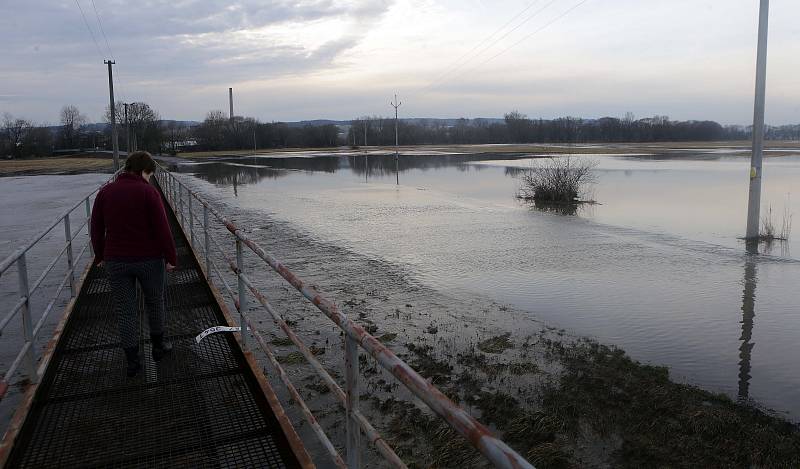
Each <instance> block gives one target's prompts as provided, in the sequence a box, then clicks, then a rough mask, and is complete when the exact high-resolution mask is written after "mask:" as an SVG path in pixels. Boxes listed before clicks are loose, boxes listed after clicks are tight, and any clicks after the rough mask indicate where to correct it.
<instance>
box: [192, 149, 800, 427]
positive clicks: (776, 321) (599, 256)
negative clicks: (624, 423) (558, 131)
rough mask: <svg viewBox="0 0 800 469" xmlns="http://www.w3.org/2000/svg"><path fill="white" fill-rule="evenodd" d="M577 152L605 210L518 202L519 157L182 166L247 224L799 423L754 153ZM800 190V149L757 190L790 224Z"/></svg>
mask: <svg viewBox="0 0 800 469" xmlns="http://www.w3.org/2000/svg"><path fill="white" fill-rule="evenodd" d="M498 158H504V159H498ZM581 158H592V159H593V160H595V161H596V162H597V163H598V166H597V169H596V173H597V183H596V184H595V185H594V186H593V189H592V194H591V198H592V199H594V200H595V201H596V202H597V204H593V205H584V206H582V207H581V208H580V209H579V210H578V211H577V212H576V213H575V214H571V215H564V214H560V213H553V212H546V211H540V210H536V209H533V208H531V207H529V206H527V205H525V204H523V203H520V202H519V201H518V200H516V198H515V197H514V195H515V193H516V191H517V190H518V187H519V182H518V176H519V173H520V171H522V170H524V169H525V168H527V167H529V166H530V165H531V164H532V161H533V160H532V159H530V158H528V157H526V156H525V155H505V156H502V155H500V156H498V155H490V154H436V155H423V154H419V153H417V154H414V155H401V157H400V159H399V162H398V163H397V165H398V166H399V169H400V171H399V175H396V174H395V164H396V163H395V159H394V157H393V156H391V155H385V154H382V155H380V154H373V155H371V156H369V157H368V158H367V156H365V155H364V154H358V153H350V154H344V155H342V154H337V155H330V156H324V155H320V153H314V154H308V155H304V154H302V153H299V154H298V153H292V154H291V155H288V154H282V155H277V156H272V157H269V156H256V157H243V158H237V159H231V160H225V161H219V160H216V161H215V162H201V163H194V164H186V165H181V166H180V168H179V170H180V171H181V172H184V173H188V174H191V175H193V176H194V177H195V178H196V180H195V183H196V184H195V185H196V186H200V187H202V188H203V190H204V191H206V192H208V193H210V194H214V195H215V196H217V197H222V198H224V199H226V201H227V202H228V203H231V204H234V205H235V206H239V207H241V208H242V209H246V211H247V212H246V213H250V214H251V215H250V216H252V217H253V218H252V219H250V220H238V223H240V225H244V226H247V227H248V228H250V229H258V228H259V227H260V226H262V225H263V224H264V222H265V220H267V219H273V220H280V221H282V222H286V223H289V224H291V225H292V226H294V227H296V228H297V229H298V230H300V231H302V232H305V233H308V234H310V235H311V236H313V237H315V238H318V239H320V240H324V241H325V242H328V243H332V244H335V245H339V246H342V247H344V248H346V249H348V250H352V251H354V252H357V253H359V254H362V255H365V256H367V257H369V258H375V259H381V260H383V261H386V262H389V263H392V264H395V265H397V266H399V267H401V268H403V269H405V270H406V271H409V272H412V273H413V275H414V276H415V278H416V279H417V280H418V281H420V282H422V283H424V284H425V285H427V286H429V287H432V288H434V289H436V290H439V291H442V292H445V293H447V294H450V295H459V296H475V295H477V296H480V297H485V298H489V299H491V300H493V301H497V302H499V303H502V304H507V305H510V306H512V307H514V308H515V309H518V310H523V311H527V312H529V313H530V315H531V317H532V318H536V319H540V320H543V321H544V322H545V323H547V324H549V325H551V326H556V327H559V328H564V329H566V330H568V331H570V332H572V333H574V334H577V335H586V336H591V337H594V338H597V339H598V340H600V341H601V342H604V343H607V344H614V345H618V346H620V347H622V348H623V349H625V350H626V351H627V352H628V353H629V354H630V355H631V356H633V357H634V358H636V359H638V360H641V361H643V362H646V363H651V364H656V365H665V366H668V367H669V368H670V372H671V375H672V377H673V379H675V380H678V381H682V382H688V383H692V384H696V385H699V386H702V387H704V388H706V389H709V390H712V391H719V392H725V393H727V394H729V395H730V396H732V397H733V398H738V399H742V400H750V401H753V402H755V403H757V404H759V405H762V406H766V407H768V408H771V409H773V410H775V411H776V412H778V413H780V414H782V415H784V416H787V417H788V418H790V419H792V420H798V419H800V391H798V389H800V365H798V362H797V359H798V357H800V341H798V340H797V337H798V336H799V335H800V314H798V313H799V311H800V310H799V309H798V307H797V304H798V300H800V293H799V292H798V290H797V286H798V285H800V257H798V256H800V242H799V241H798V238H797V236H798V235H796V236H795V237H793V238H792V239H791V241H790V242H788V243H781V242H776V243H773V245H772V246H763V245H762V247H761V248H760V253H758V254H748V253H747V252H746V250H745V245H744V243H743V241H741V240H740V239H739V237H740V236H741V235H742V234H743V231H744V222H745V216H746V204H747V190H748V168H749V158H747V157H746V156H745V155H741V154H740V153H738V152H736V151H730V152H725V151H721V150H720V149H690V150H686V149H681V150H680V151H675V152H671V153H668V154H659V155H653V154H642V153H637V154H631V155H610V154H605V152H603V150H602V148H600V149H598V154H597V155H594V156H581ZM367 168H368V169H367ZM396 177H399V181H400V184H399V185H396V184H395V182H396ZM798 194H800V157H798V156H786V157H779V158H778V157H776V158H768V159H767V160H766V161H765V164H764V188H763V201H764V207H765V210H766V208H767V207H769V206H770V205H771V207H772V212H773V219H774V222H775V224H776V225H777V226H778V227H780V225H781V219H782V214H783V212H784V210H785V209H786V210H788V212H789V213H792V211H793V210H794V207H793V205H792V202H793V200H792V198H793V197H795V198H797V197H799V196H798ZM356 280H357V281H360V282H363V281H364V280H365V279H354V281H356ZM367 280H368V279H367ZM465 314H469V312H465ZM476 315H477V312H476ZM497 321H498V322H502V318H497ZM531 327H537V326H535V325H533V323H532V325H531Z"/></svg>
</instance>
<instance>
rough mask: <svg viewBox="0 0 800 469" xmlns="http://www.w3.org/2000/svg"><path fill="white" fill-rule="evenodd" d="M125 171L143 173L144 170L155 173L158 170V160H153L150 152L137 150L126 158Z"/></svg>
mask: <svg viewBox="0 0 800 469" xmlns="http://www.w3.org/2000/svg"><path fill="white" fill-rule="evenodd" d="M125 171H128V172H130V173H136V174H142V172H145V173H154V172H155V171H156V162H155V161H153V157H152V156H150V153H148V152H146V151H135V152H133V153H131V154H130V155H128V158H126V159H125Z"/></svg>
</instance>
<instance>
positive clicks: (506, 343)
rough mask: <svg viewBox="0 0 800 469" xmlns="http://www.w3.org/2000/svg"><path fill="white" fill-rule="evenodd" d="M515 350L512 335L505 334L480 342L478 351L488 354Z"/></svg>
mask: <svg viewBox="0 0 800 469" xmlns="http://www.w3.org/2000/svg"><path fill="white" fill-rule="evenodd" d="M510 348H514V343H513V342H511V334H510V333H505V334H502V335H498V336H495V337H492V338H490V339H486V340H484V341H481V342H478V350H480V351H481V352H486V353H503V351H504V350H506V349H510Z"/></svg>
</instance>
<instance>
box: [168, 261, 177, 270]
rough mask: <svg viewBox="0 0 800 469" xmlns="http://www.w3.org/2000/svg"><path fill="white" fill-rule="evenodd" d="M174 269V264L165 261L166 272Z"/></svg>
mask: <svg viewBox="0 0 800 469" xmlns="http://www.w3.org/2000/svg"><path fill="white" fill-rule="evenodd" d="M173 270H175V266H174V265H172V264H170V263H169V262H167V272H172V271H173Z"/></svg>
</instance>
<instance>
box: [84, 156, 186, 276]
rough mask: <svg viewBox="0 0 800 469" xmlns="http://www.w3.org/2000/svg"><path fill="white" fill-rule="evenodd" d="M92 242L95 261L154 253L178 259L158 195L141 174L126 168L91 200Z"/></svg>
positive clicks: (150, 255) (141, 257)
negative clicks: (129, 171) (128, 171)
mask: <svg viewBox="0 0 800 469" xmlns="http://www.w3.org/2000/svg"><path fill="white" fill-rule="evenodd" d="M92 246H93V247H94V255H95V263H99V262H100V261H102V260H104V259H131V260H135V259H146V258H158V257H163V258H164V259H166V261H167V262H169V263H170V264H172V265H177V263H178V261H177V255H176V252H175V241H174V240H173V239H172V233H171V232H170V229H169V223H168V222H167V213H166V211H165V210H164V204H163V203H162V202H161V196H160V195H159V193H158V191H157V190H156V188H155V187H153V186H151V185H150V184H149V183H148V182H147V181H145V180H144V178H142V177H141V176H139V175H136V174H132V173H127V172H123V173H121V174H120V175H119V176H117V179H116V180H115V181H114V182H112V183H110V184H108V185H106V186H105V187H103V188H102V189H100V192H99V193H98V194H97V198H96V199H95V200H94V209H93V210H92Z"/></svg>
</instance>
